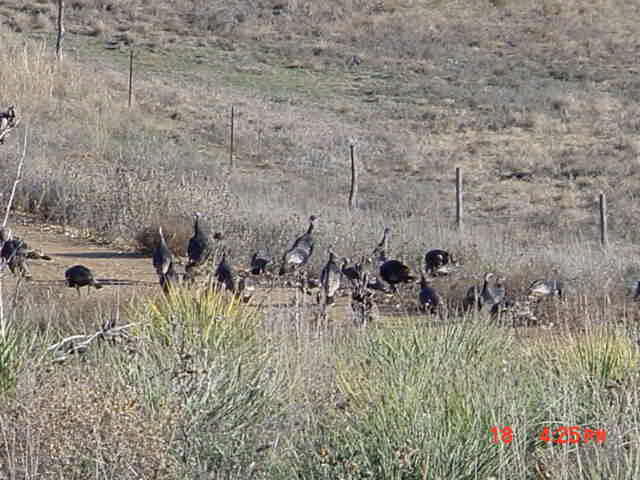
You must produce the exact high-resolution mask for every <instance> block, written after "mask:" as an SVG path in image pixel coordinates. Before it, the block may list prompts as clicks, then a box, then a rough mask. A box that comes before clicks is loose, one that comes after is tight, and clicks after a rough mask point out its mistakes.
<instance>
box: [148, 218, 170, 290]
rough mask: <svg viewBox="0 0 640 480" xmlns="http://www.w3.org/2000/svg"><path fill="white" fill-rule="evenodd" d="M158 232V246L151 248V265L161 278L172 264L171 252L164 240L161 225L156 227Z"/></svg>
mask: <svg viewBox="0 0 640 480" xmlns="http://www.w3.org/2000/svg"><path fill="white" fill-rule="evenodd" d="M158 234H159V236H160V240H159V242H158V246H157V247H156V248H155V249H154V250H153V267H154V268H155V269H156V273H157V274H158V276H159V277H160V278H161V279H162V276H163V275H166V274H167V272H169V269H170V268H171V265H172V264H173V254H172V253H171V250H169V247H168V246H167V242H165V240H164V235H163V233H162V227H158Z"/></svg>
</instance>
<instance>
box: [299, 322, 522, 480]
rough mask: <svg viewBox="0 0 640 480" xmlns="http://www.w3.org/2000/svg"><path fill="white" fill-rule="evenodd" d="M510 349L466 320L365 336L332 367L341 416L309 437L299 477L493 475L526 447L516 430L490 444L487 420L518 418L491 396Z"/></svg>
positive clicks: (504, 401)
mask: <svg viewBox="0 0 640 480" xmlns="http://www.w3.org/2000/svg"><path fill="white" fill-rule="evenodd" d="M511 347H512V346H511V342H510V341H509V340H508V339H507V338H506V336H504V335H502V334H500V333H499V332H498V331H497V330H494V329H488V328H486V327H485V328H484V329H481V328H477V327H474V326H466V325H454V326H448V327H445V328H444V329H443V330H438V331H437V332H436V331H435V330H433V331H429V330H425V329H424V328H413V327H408V328H405V329H385V330H379V331H377V332H372V333H371V334H368V335H365V336H364V337H363V338H362V340H361V341H360V342H358V343H357V344H356V345H355V346H354V347H353V349H352V350H350V352H349V354H348V355H345V357H344V358H343V359H342V361H340V362H339V363H338V366H337V378H338V386H339V389H340V390H341V391H342V392H343V393H344V394H345V396H346V398H347V401H348V404H349V407H348V413H349V414H348V416H347V417H342V416H337V417H335V419H334V421H335V422H336V423H335V424H333V425H332V427H328V428H327V430H326V432H325V434H324V435H322V436H321V437H320V438H318V439H316V445H315V447H314V450H315V451H314V452H313V454H311V455H310V456H309V461H308V463H306V464H305V468H308V469H310V471H311V472H313V473H310V475H309V477H310V478H334V477H332V475H333V476H335V478H337V477H342V478H416V479H418V478H420V479H421V478H459V479H463V478H478V475H479V476H480V478H486V476H488V475H492V474H496V473H498V472H500V470H501V466H502V465H503V464H504V462H507V461H508V460H509V458H511V456H512V455H514V454H515V453H516V452H520V451H521V449H522V448H524V447H525V446H526V444H527V441H526V439H525V437H524V436H522V437H521V438H520V439H517V440H514V444H515V445H510V446H509V448H501V447H500V446H498V445H495V444H493V443H492V442H491V434H490V429H491V428H492V427H493V426H495V425H511V426H513V428H514V429H515V428H517V427H516V426H515V425H516V424H522V422H518V421H517V418H516V413H515V411H514V410H513V409H512V407H511V404H510V403H509V401H508V399H509V396H510V394H500V393H499V392H508V388H509V386H510V384H511V380H506V381H505V380H504V379H502V377H501V376H500V375H496V371H500V370H502V369H503V367H504V366H505V364H504V361H505V359H506V358H508V356H509V353H510V352H511V351H512V348H511ZM496 392H498V393H496ZM529 413H531V414H534V412H532V411H530V412H529ZM321 472H325V473H326V472H331V474H330V475H329V476H326V477H325V476H323V475H324V474H325V473H321ZM425 476H426V477H425Z"/></svg>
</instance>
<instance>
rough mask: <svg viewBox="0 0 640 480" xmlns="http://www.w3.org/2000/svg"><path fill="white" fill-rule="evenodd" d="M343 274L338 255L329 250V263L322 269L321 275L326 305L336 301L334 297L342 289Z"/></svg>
mask: <svg viewBox="0 0 640 480" xmlns="http://www.w3.org/2000/svg"><path fill="white" fill-rule="evenodd" d="M341 275H342V272H341V271H340V268H339V267H338V264H337V263H336V255H335V253H333V250H331V248H329V261H328V262H327V264H326V265H325V266H324V268H323V269H322V273H321V274H320V285H321V286H322V292H323V293H324V301H325V304H326V305H331V304H332V303H333V302H334V301H335V300H334V297H335V295H336V293H337V291H338V289H339V288H340V276H341Z"/></svg>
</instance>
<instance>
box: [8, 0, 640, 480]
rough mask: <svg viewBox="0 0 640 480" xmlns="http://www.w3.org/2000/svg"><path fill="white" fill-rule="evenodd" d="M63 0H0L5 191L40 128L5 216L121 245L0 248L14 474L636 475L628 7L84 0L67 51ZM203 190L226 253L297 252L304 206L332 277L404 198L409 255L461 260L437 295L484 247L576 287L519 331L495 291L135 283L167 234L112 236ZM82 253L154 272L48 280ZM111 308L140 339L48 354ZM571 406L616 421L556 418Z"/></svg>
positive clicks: (171, 211) (484, 254) (465, 283)
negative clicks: (438, 307) (81, 286)
mask: <svg viewBox="0 0 640 480" xmlns="http://www.w3.org/2000/svg"><path fill="white" fill-rule="evenodd" d="M56 3H57V2H56V1H52V0H51V1H47V0H5V1H0V45H1V48H0V109H4V108H5V107H7V106H8V105H16V107H17V110H18V112H19V116H20V117H21V120H22V122H21V126H20V128H19V129H17V130H16V131H15V132H13V133H12V135H11V136H10V137H9V138H8V140H7V142H5V144H4V145H0V171H1V172H3V175H0V206H4V205H5V202H6V199H7V198H8V196H9V192H10V191H11V187H12V184H13V181H14V175H15V171H16V166H17V161H18V159H19V158H20V156H21V153H22V145H23V140H24V139H26V146H27V154H26V157H25V158H26V162H25V170H24V178H23V179H22V181H21V182H20V183H19V184H18V189H17V195H16V199H15V207H16V212H15V214H14V216H12V217H11V219H10V222H12V223H13V225H14V226H15V225H16V224H17V222H18V219H19V218H20V217H19V216H18V213H19V212H22V213H26V214H28V216H29V218H30V219H32V220H33V219H35V222H38V221H46V222H50V223H56V224H62V225H64V226H65V231H66V227H67V226H69V227H74V229H73V230H74V231H76V232H80V236H81V237H86V238H100V239H103V240H106V241H107V243H106V245H107V246H105V247H104V251H103V250H102V249H98V250H99V251H94V250H95V249H93V248H88V247H87V245H88V244H87V243H86V241H84V240H86V238H85V239H84V240H82V239H76V240H74V241H73V242H68V241H67V237H65V236H64V235H63V234H62V233H59V231H58V230H57V229H56V232H57V233H56V234H55V235H54V234H53V233H47V234H46V235H45V234H44V233H43V232H38V226H37V224H36V225H33V224H32V223H29V224H28V225H21V226H20V228H19V231H20V234H21V235H22V234H23V233H24V235H25V236H26V237H27V240H29V241H30V242H31V241H32V240H33V241H36V240H38V239H43V238H46V239H49V240H50V242H51V243H50V244H49V245H51V246H52V248H53V246H55V249H56V250H57V251H56V252H49V253H51V254H52V256H53V257H54V260H53V262H52V263H48V264H44V263H42V264H41V265H39V266H36V268H34V271H35V272H36V275H34V278H35V280H34V282H33V283H30V284H29V283H24V282H14V281H13V280H12V277H9V274H8V273H7V271H6V269H5V270H3V271H0V305H2V306H3V310H2V311H1V313H0V320H2V321H1V322H0V399H1V401H0V480H1V479H3V478H5V477H7V478H11V479H28V478H69V479H76V478H77V479H83V480H84V479H87V478H92V479H96V480H97V479H111V478H123V479H129V478H131V479H139V478H163V479H164V478H167V479H173V478H175V479H178V478H180V479H182V478H238V479H244V478H258V479H279V478H282V479H291V478H299V479H334V478H345V479H365V478H385V479H386V478H389V479H398V480H400V479H403V480H404V479H416V480H417V479H425V478H434V479H435V478H443V479H444V478H456V479H478V478H483V479H485V478H486V479H488V478H494V479H498V478H499V479H505V480H506V479H509V480H512V479H519V480H531V479H535V480H541V479H549V478H564V479H576V480H578V479H580V480H583V479H585V478H594V479H595V478H608V479H609V478H611V479H613V478H620V479H622V478H624V479H629V480H633V479H636V478H640V461H639V459H640V455H639V454H638V452H640V448H639V445H638V438H640V436H639V435H638V432H639V431H640V422H639V420H638V416H637V412H638V411H639V407H640V398H639V397H638V395H637V392H638V391H639V389H638V387H639V385H640V379H639V377H638V365H639V364H640V353H639V350H638V338H640V335H639V330H638V322H637V317H638V315H637V312H636V310H637V304H636V303H634V302H632V301H630V299H629V297H628V296H627V294H628V291H629V287H632V286H634V282H636V281H637V280H638V278H640V262H639V261H638V253H640V252H639V249H638V247H636V245H635V242H636V241H637V239H638V235H637V234H636V229H635V224H636V218H638V206H637V203H636V199H637V196H638V195H639V194H640V163H639V154H640V136H639V133H640V132H639V127H640V123H638V120H637V119H638V118H640V115H638V114H639V113H640V83H639V82H638V75H637V73H638V68H637V66H636V63H637V61H636V57H637V52H638V50H639V49H640V31H639V30H640V26H639V25H640V6H638V5H636V4H635V3H634V2H624V1H621V0H593V1H589V2H586V1H577V0H576V1H571V0H570V1H561V0H533V1H524V0H513V1H510V0H491V1H454V2H452V1H440V0H433V1H423V0H378V1H359V0H352V1H347V0H328V1H303V0H299V1H293V0H289V1H287V0H264V1H258V0H237V1H222V0H208V1H205V0H184V1H180V2H170V1H166V0H156V1H154V0H112V1H109V0H67V1H66V2H65V4H66V17H65V18H66V28H67V35H66V37H65V43H64V51H65V55H64V59H63V61H62V62H61V63H56V61H55V58H54V44H55V17H56ZM130 48H134V51H135V75H134V78H135V95H134V102H133V107H132V108H131V109H129V108H128V107H127V73H128V72H127V70H128V59H129V52H130ZM231 106H234V108H235V112H236V121H237V123H236V155H235V168H234V169H232V170H230V169H229V168H228V164H229V153H228V145H229V113H230V109H231ZM351 142H355V145H356V153H357V157H358V161H359V164H360V167H361V171H360V193H359V205H358V209H356V210H355V211H353V212H350V211H348V210H347V209H346V204H347V193H348V186H349V181H348V177H347V172H348V165H349V158H348V153H349V144H350V143H351ZM457 166H459V167H461V168H462V169H463V173H464V186H465V196H464V199H465V229H464V231H463V232H457V231H456V230H455V229H454V228H453V220H454V218H453V217H454V169H455V167H457ZM601 191H602V192H605V193H606V194H607V198H608V201H609V209H610V218H609V225H610V229H611V232H610V238H611V247H610V249H609V250H608V252H606V253H605V252H603V251H602V250H601V249H600V248H599V245H598V235H597V205H596V200H597V196H598V194H599V193H600V192H601ZM194 211H200V212H203V214H204V215H205V217H206V218H207V219H208V220H209V221H210V222H211V224H212V228H213V230H214V231H221V232H223V236H224V241H223V244H224V245H225V247H226V248H227V250H228V252H229V257H230V259H231V261H232V263H233V264H235V265H245V264H246V262H247V260H248V258H249V256H250V254H251V253H252V252H253V251H254V249H256V248H260V249H265V250H267V251H268V252H269V253H271V254H273V255H274V256H276V257H279V256H280V255H281V253H282V252H283V251H284V249H285V248H286V246H288V245H290V243H291V241H292V239H293V238H294V237H295V236H297V235H298V234H300V233H301V232H302V231H303V230H304V229H305V228H306V225H307V218H308V217H309V215H311V214H315V215H320V218H319V221H318V222H317V228H316V250H315V252H316V253H314V255H313V258H312V265H311V266H310V269H311V270H312V271H313V273H316V274H317V273H318V272H319V269H320V266H321V265H322V264H323V263H324V262H325V261H326V258H327V256H326V250H327V247H328V246H329V245H333V247H334V249H335V250H336V251H337V253H338V254H339V255H340V256H342V255H347V256H350V257H352V258H359V256H360V255H361V254H362V253H364V252H367V253H368V252H370V251H371V250H372V248H373V246H374V245H375V244H376V243H377V242H378V240H379V238H380V234H381V233H382V229H383V227H384V226H385V225H389V226H390V227H391V228H392V236H391V243H390V244H391V252H390V253H391V255H392V256H393V257H394V258H399V259H403V260H405V261H406V262H407V263H409V264H410V265H411V266H412V267H414V268H415V267H418V266H419V265H420V264H421V261H422V258H423V256H424V253H425V251H426V250H427V249H430V248H436V247H440V248H447V249H450V250H452V251H453V252H454V253H455V254H456V255H457V256H458V257H459V258H460V259H461V260H462V267H461V269H460V270H459V271H458V272H457V273H456V274H455V275H452V276H450V277H447V278H444V279H438V280H437V281H436V282H435V284H436V287H437V288H438V289H439V290H440V291H441V293H442V294H443V295H444V297H445V298H446V299H447V300H452V301H453V299H454V298H458V299H459V297H460V295H462V293H464V292H465V291H466V289H467V288H468V287H469V286H470V285H471V284H472V283H475V282H477V281H478V280H479V278H481V277H480V276H481V274H482V273H483V272H486V271H488V270H491V271H494V272H496V273H497V274H505V275H506V276H507V289H508V291H509V292H510V293H512V294H513V295H514V296H516V297H517V296H520V295H521V294H522V292H523V291H524V288H525V286H526V285H528V283H529V282H530V281H531V280H532V279H533V278H537V277H549V276H553V277H554V278H555V277H558V278H561V279H563V280H565V281H566V283H567V286H568V287H567V298H566V299H565V300H563V301H562V302H559V301H558V302H556V301H555V300H550V302H549V303H548V304H543V305H544V306H543V307H541V308H542V315H544V317H545V324H546V326H552V327H553V328H551V329H548V330H544V331H543V333H542V334H541V332H540V331H534V332H533V333H531V336H529V333H527V332H528V330H526V329H524V328H523V329H520V328H513V329H508V328H503V327H504V325H502V324H501V325H498V326H497V325H496V324H495V323H494V320H493V319H490V320H489V321H486V320H487V319H485V318H483V317H482V316H481V315H476V314H473V315H471V314H469V315H458V314H456V313H453V311H451V312H452V313H451V314H450V315H445V316H444V318H442V319H437V320H434V321H433V322H432V321H430V320H428V319H427V318H426V317H412V316H409V315H408V313H407V312H408V311H409V310H410V308H413V304H414V303H415V299H416V293H417V292H416V287H414V286H412V287H406V288H403V292H404V296H403V297H402V298H401V299H399V300H398V301H400V302H401V303H403V305H401V306H402V307H406V308H399V309H396V310H395V311H397V312H398V313H397V316H394V317H393V318H389V317H387V318H386V319H384V320H383V321H381V322H378V323H375V322H374V324H372V325H370V328H359V327H358V328H356V327H354V326H353V325H351V324H350V323H349V322H340V321H335V322H330V325H328V326H327V325H321V327H320V328H319V327H318V325H316V324H315V323H314V321H313V319H315V318H316V316H317V315H316V314H317V312H316V310H315V306H314V305H312V304H310V303H309V302H307V303H306V304H305V303H304V302H302V304H300V303H293V301H290V302H289V303H287V302H288V301H289V300H291V299H289V298H288V297H287V295H288V291H287V290H284V293H282V292H281V293H282V295H283V299H279V300H278V302H275V301H274V302H271V303H268V302H266V303H265V304H261V305H260V308H259V309H255V308H254V307H253V305H246V304H239V303H238V302H237V301H235V300H233V299H230V298H229V297H227V296H224V295H221V294H218V293H214V294H206V295H204V294H203V295H201V294H200V292H197V291H196V292H193V291H189V290H185V291H181V292H180V293H179V294H177V295H175V296H174V297H169V298H168V299H165V298H164V297H162V298H160V297H156V296H154V294H153V292H155V291H157V287H156V286H155V284H152V285H149V286H147V285H142V284H136V283H135V281H140V280H144V281H147V282H148V281H149V278H151V279H153V280H154V281H155V277H154V273H153V270H152V268H151V263H150V261H148V259H144V258H140V256H137V255H131V253H130V252H129V253H128V254H127V255H117V258H118V260H117V262H116V261H113V262H111V261H110V258H112V257H111V255H114V254H113V252H112V250H115V249H114V248H113V243H115V244H117V245H120V246H124V247H126V248H127V249H129V250H131V249H132V248H145V247H148V246H149V243H152V242H151V239H152V238H153V235H151V234H150V232H153V231H154V230H155V227H156V225H157V224H158V223H161V224H162V225H163V227H164V230H165V232H167V237H168V238H169V240H170V242H171V244H172V246H174V247H175V246H177V247H178V249H177V250H184V247H185V245H186V241H187V238H188V237H189V235H190V232H191V223H190V218H191V217H190V216H191V214H192V213H193V212H194ZM22 218H25V217H24V216H23V217H22ZM56 228H58V227H56ZM29 232H32V233H33V235H32V236H29V235H28V234H29ZM67 233H68V232H67ZM136 239H142V240H143V241H142V243H143V245H136ZM108 242H113V243H108ZM63 247H64V248H63ZM85 247H86V251H84V250H83V249H85ZM100 248H102V247H100ZM181 253H182V252H181ZM72 261H73V262H75V261H78V262H85V263H91V265H93V266H94V267H95V268H102V269H103V270H102V272H103V273H102V274H103V275H105V276H109V277H113V278H115V279H125V278H126V279H127V280H130V281H131V282H129V283H128V284H127V285H129V286H132V285H138V287H136V288H135V289H134V288H133V287H131V288H128V287H127V286H121V287H117V286H116V284H114V283H112V284H108V285H107V288H106V289H105V290H101V291H100V292H96V293H95V294H92V295H94V296H92V297H90V298H89V297H82V298H77V296H76V294H75V292H73V291H69V290H68V289H65V291H64V292H61V291H60V289H61V288H62V285H61V281H62V280H61V278H62V276H61V273H62V268H63V266H64V267H66V266H68V263H69V262H72ZM127 262H129V263H127ZM132 262H135V263H132ZM134 267H135V268H134ZM142 272H144V277H145V278H144V279H142V278H133V277H138V276H143V273H142ZM38 273H40V275H41V277H42V278H40V279H38V278H37V274H38ZM45 274H46V275H45ZM45 277H46V278H45ZM5 279H6V281H5ZM43 279H44V280H43ZM56 280H57V281H58V283H56ZM112 280H113V279H112ZM3 285H4V290H2V289H1V287H2V286H3ZM143 287H144V288H143ZM147 287H148V288H147ZM116 288H118V289H116ZM119 288H122V290H120V289H119ZM120 291H122V292H123V295H122V297H120V296H118V294H116V292H120ZM265 291H266V292H267V293H266V294H265V293H264V291H263V292H262V294H263V295H264V296H265V297H268V296H269V295H268V294H269V293H270V292H271V291H270V290H265ZM142 292H144V293H142ZM149 292H151V293H149ZM71 297H73V299H71ZM284 297H287V298H284ZM294 297H295V298H297V297H296V296H295V294H294V293H293V292H292V293H291V298H294ZM116 299H117V300H116ZM271 300H273V298H272V299H271ZM393 301H394V302H395V301H396V299H395V297H394V299H393ZM234 302H235V303H234ZM344 303H345V302H344V299H342V300H341V304H340V308H343V307H344ZM388 308H390V309H391V310H392V311H394V310H393V308H394V307H393V306H391V307H388ZM343 310H345V311H347V312H348V310H347V309H343ZM341 311H342V310H341ZM335 316H337V315H334V317H335ZM113 317H117V319H118V325H122V324H125V323H127V322H132V323H134V324H135V325H134V326H133V327H131V329H130V330H128V331H129V332H130V336H129V337H127V338H125V339H119V340H118V341H113V342H101V341H96V342H95V344H94V345H93V346H92V347H91V348H90V349H89V351H88V352H87V353H86V354H84V355H82V356H80V358H81V359H82V360H78V359H76V358H75V357H72V358H70V359H68V360H67V361H66V362H64V363H63V364H61V365H59V364H56V363H53V362H52V355H53V354H52V353H51V351H49V350H48V348H49V347H50V346H51V345H52V344H55V343H56V342H59V341H60V339H61V338H64V337H67V336H70V335H75V334H78V333H91V332H94V331H95V330H96V329H98V328H100V325H103V324H108V321H109V320H110V319H112V318H113ZM396 317H397V318H396ZM333 320H335V318H334V319H333ZM105 322H106V323H105ZM544 332H548V334H546V333H544ZM572 425H580V426H581V427H584V428H585V429H600V430H604V431H606V433H607V435H608V440H607V441H606V442H601V443H594V442H591V443H589V444H586V443H587V442H583V443H581V444H579V445H576V444H551V443H545V442H544V441H542V440H540V438H539V435H540V433H541V431H542V429H543V428H544V427H558V426H567V427H568V426H572ZM495 426H502V427H504V426H510V427H513V429H514V430H515V432H516V434H515V435H514V438H513V442H512V443H511V444H510V445H507V444H498V445H496V444H492V443H491V437H490V434H489V432H490V428H492V427H495Z"/></svg>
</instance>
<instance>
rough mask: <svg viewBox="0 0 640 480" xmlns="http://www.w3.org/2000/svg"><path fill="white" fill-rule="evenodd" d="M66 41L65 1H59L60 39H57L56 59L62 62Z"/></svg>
mask: <svg viewBox="0 0 640 480" xmlns="http://www.w3.org/2000/svg"><path fill="white" fill-rule="evenodd" d="M63 40H64V0H58V38H57V39H56V58H57V59H58V61H60V60H62V41H63Z"/></svg>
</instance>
